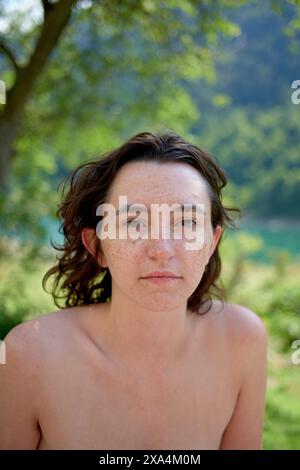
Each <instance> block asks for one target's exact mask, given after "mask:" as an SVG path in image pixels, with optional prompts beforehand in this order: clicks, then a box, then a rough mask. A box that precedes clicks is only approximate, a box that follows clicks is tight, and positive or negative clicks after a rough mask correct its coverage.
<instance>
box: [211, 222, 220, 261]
mask: <svg viewBox="0 0 300 470" xmlns="http://www.w3.org/2000/svg"><path fill="white" fill-rule="evenodd" d="M221 235H222V227H221V226H220V225H217V226H216V228H215V231H214V236H213V239H212V243H211V246H210V252H209V258H210V257H211V256H212V255H213V253H214V251H215V249H216V246H217V244H218V241H219V240H220V237H221Z"/></svg>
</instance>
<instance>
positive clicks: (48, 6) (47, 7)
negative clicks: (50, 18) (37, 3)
mask: <svg viewBox="0 0 300 470" xmlns="http://www.w3.org/2000/svg"><path fill="white" fill-rule="evenodd" d="M42 5H43V9H44V15H46V14H47V13H48V11H49V10H51V8H53V7H54V5H53V4H52V3H50V2H49V0H42Z"/></svg>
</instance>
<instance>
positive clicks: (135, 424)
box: [39, 353, 237, 449]
mask: <svg viewBox="0 0 300 470" xmlns="http://www.w3.org/2000/svg"><path fill="white" fill-rule="evenodd" d="M67 362H68V361H66V362H65V363H64V365H65V367H64V369H63V370H62V369H58V370H56V372H55V375H56V380H55V382H52V385H51V384H48V386H47V387H46V386H45V390H44V391H43V394H44V395H45V396H44V402H45V408H44V409H43V410H42V413H41V421H40V425H41V430H42V433H43V436H42V439H41V441H40V445H39V448H41V449H218V447H219V444H220V440H221V437H222V434H223V432H224V429H225V427H226V425H227V423H228V421H229V419H230V416H231V414H232V412H233V409H234V406H235V402H236V396H237V387H236V381H235V375H234V371H233V370H232V366H230V354H228V353H226V354H223V355H220V356H219V355H218V356H217V355H215V354H213V353H212V354H209V353H208V354H207V355H206V357H203V358H202V359H201V360H200V359H199V358H198V359H197V358H195V359H194V360H190V361H188V362H186V363H183V364H181V366H180V367H178V368H176V367H175V368H173V370H172V371H169V370H166V371H157V372H153V374H142V375H141V374H136V373H133V371H130V370H127V371H124V370H122V371H120V370H115V369H113V368H110V367H105V366H104V364H103V365H102V366H101V367H96V366H95V364H93V363H92V362H91V363H90V362H88V361H83V362H79V363H78V362H77V363H75V364H74V363H73V362H71V361H70V362H69V364H67Z"/></svg>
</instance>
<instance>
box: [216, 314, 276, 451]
mask: <svg viewBox="0 0 300 470" xmlns="http://www.w3.org/2000/svg"><path fill="white" fill-rule="evenodd" d="M243 310H244V314H245V315H247V316H248V320H247V322H248V330H249V331H248V333H247V335H246V336H245V338H244V341H243V342H244V345H243V348H241V349H242V352H241V349H240V351H239V352H236V353H235V354H239V353H240V359H239V362H240V365H241V368H240V370H241V371H242V372H243V375H242V380H241V387H240V390H239V394H238V398H237V402H236V406H235V408H234V411H233V414H232V416H231V419H230V421H229V423H228V425H227V427H226V429H225V431H224V433H223V436H222V440H221V445H220V449H231V450H237V449H262V435H263V427H264V413H265V393H266V381H267V349H268V336H267V330H266V327H265V325H264V323H263V322H262V320H261V319H260V318H259V317H258V316H256V315H255V314H254V313H253V312H251V311H249V310H248V309H245V308H244V309H243Z"/></svg>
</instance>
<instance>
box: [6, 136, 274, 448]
mask: <svg viewBox="0 0 300 470" xmlns="http://www.w3.org/2000/svg"><path fill="white" fill-rule="evenodd" d="M69 183H70V184H69V187H68V191H67V192H66V193H65V192H64V193H63V202H62V204H61V206H60V208H59V212H58V213H59V216H60V218H61V220H62V228H63V233H64V245H63V246H62V247H60V248H59V249H60V250H61V251H62V254H61V256H60V257H59V258H58V263H57V265H56V266H54V267H53V268H52V269H50V271H49V272H48V273H47V274H46V276H45V278H44V281H43V284H44V286H45V285H46V282H47V280H48V279H49V278H52V277H53V278H54V283H53V284H52V294H53V297H54V300H55V302H56V305H57V306H58V307H60V303H59V300H60V299H63V300H64V303H63V307H64V308H63V309H62V310H59V311H57V312H53V313H50V314H48V315H44V316H40V317H38V318H36V319H33V320H30V321H27V322H24V323H22V324H21V325H18V326H17V327H15V328H14V329H13V330H12V331H11V332H10V333H9V334H8V335H7V337H6V339H5V344H6V351H7V364H6V365H5V366H1V369H0V373H1V389H0V401H1V404H2V406H1V411H0V419H1V423H2V425H1V436H0V447H1V448H9V449H13V448H17V449H36V448H38V449H260V448H261V446H262V430H263V420H264V407H265V388H266V366H267V333H266V328H265V326H264V324H263V322H262V321H261V320H260V319H259V317H258V316H257V315H256V314H255V313H254V312H252V311H251V310H249V309H247V308H246V307H244V306H241V305H237V304H230V303H227V302H225V300H224V292H223V290H222V289H221V288H220V287H219V286H218V283H217V281H218V279H219V276H220V272H221V260H220V255H219V251H218V249H219V245H220V241H221V238H222V234H223V233H224V230H225V229H226V227H227V226H228V225H230V224H233V219H232V218H231V217H230V215H229V214H230V211H233V210H237V209H230V208H226V207H224V206H223V205H222V201H221V198H222V195H221V190H222V188H223V187H224V186H225V184H226V177H225V175H224V173H223V171H222V170H221V169H220V167H219V165H218V163H217V161H216V160H214V158H213V157H212V156H210V155H209V154H208V153H207V152H205V151H203V150H202V149H200V148H199V147H197V146H195V145H192V144H191V143H188V142H186V141H185V140H184V139H183V138H182V137H180V136H178V135H176V134H175V133H173V132H166V133H165V134H163V135H155V134H152V133H148V132H144V133H141V134H138V135H136V136H134V137H133V138H132V139H130V140H129V141H127V142H126V143H125V144H124V145H122V146H121V147H120V148H118V149H116V150H114V151H112V152H110V153H108V154H106V155H104V156H103V158H101V159H100V160H97V161H94V162H90V163H85V164H83V165H81V166H80V167H79V168H77V169H76V170H75V171H74V172H73V174H72V177H71V179H70V180H69ZM120 201H122V202H124V201H125V202H126V205H125V206H120ZM174 204H175V206H174V207H176V208H177V210H176V211H174V212H172V211H169V217H167V220H166V218H163V217H161V215H162V214H161V212H159V211H158V212H155V210H152V209H155V208H157V207H160V206H161V205H165V206H164V207H167V208H168V209H170V208H172V207H173V205H174ZM134 205H135V206H134ZM136 207H139V208H140V210H139V211H136V210H135V209H136ZM103 208H106V209H107V208H110V209H115V212H114V213H110V214H109V217H107V215H104V211H103ZM178 209H179V210H178ZM108 212H109V211H108ZM99 214H100V216H99ZM161 219H163V220H161ZM104 221H106V222H109V223H110V226H109V230H108V231H107V230H106V232H105V230H104V228H105V225H107V224H104ZM124 227H125V231H124ZM179 227H180V230H181V234H182V232H184V233H183V234H182V236H181V237H177V236H175V232H176V230H178V228H179ZM106 228H107V227H106ZM154 228H155V229H157V228H158V232H156V234H158V235H157V236H156V237H155V236H152V235H153V232H152V229H154ZM183 228H184V230H182V229H183ZM114 229H116V230H115V232H114ZM117 229H119V230H117ZM120 229H122V230H123V232H121V231H120ZM150 229H151V230H150ZM175 229H176V230H175ZM168 230H169V231H168ZM108 232H110V235H111V234H112V233H113V235H114V236H107V233H108ZM105 233H106V235H105ZM120 233H123V234H124V233H125V234H127V235H129V236H127V237H121V236H120ZM176 233H179V232H176ZM197 234H200V235H201V236H200V237H199V238H197V241H198V242H199V241H200V244H199V243H198V245H196V244H194V245H192V243H191V242H190V246H189V248H187V241H190V240H191V239H192V238H193V236H194V235H197ZM166 235H167V236H166ZM191 246H192V248H191ZM212 295H214V296H219V300H217V299H215V300H213V299H212Z"/></svg>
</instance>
